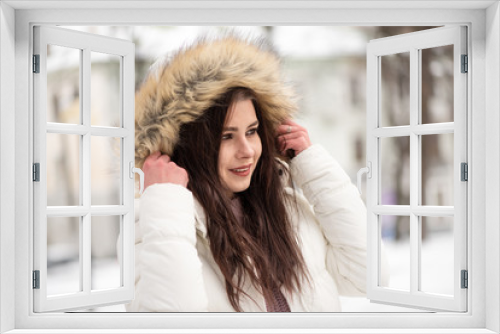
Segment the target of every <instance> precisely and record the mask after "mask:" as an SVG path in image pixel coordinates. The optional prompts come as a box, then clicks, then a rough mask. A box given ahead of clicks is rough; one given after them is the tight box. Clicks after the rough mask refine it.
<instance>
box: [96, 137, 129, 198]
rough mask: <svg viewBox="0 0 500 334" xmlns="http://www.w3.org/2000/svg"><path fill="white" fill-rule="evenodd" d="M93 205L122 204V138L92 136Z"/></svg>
mask: <svg viewBox="0 0 500 334" xmlns="http://www.w3.org/2000/svg"><path fill="white" fill-rule="evenodd" d="M91 152H92V153H91V154H92V158H91V159H92V166H91V173H92V199H91V203H92V205H121V204H122V201H121V194H120V192H121V186H120V185H121V168H122V167H121V152H122V139H121V138H113V137H97V136H95V137H94V136H93V137H92V138H91Z"/></svg>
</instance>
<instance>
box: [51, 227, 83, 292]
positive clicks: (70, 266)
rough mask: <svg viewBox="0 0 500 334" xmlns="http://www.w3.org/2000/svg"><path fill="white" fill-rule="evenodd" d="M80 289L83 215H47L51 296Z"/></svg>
mask: <svg viewBox="0 0 500 334" xmlns="http://www.w3.org/2000/svg"><path fill="white" fill-rule="evenodd" d="M79 291H81V286H80V218H79V217H50V218H47V295H60V294H66V293H76V292H79Z"/></svg>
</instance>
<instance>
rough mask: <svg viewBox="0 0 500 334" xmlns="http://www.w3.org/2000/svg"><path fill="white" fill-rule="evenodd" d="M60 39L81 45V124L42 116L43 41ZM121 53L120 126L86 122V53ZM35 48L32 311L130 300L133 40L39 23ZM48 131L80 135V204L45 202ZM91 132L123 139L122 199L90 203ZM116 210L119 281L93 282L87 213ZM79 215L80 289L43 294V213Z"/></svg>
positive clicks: (59, 42)
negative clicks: (105, 285) (101, 286)
mask: <svg viewBox="0 0 500 334" xmlns="http://www.w3.org/2000/svg"><path fill="white" fill-rule="evenodd" d="M48 45H58V46H63V47H68V48H74V49H77V50H80V84H79V86H80V94H79V96H80V118H81V124H61V123H51V122H47V121H46V112H47V111H46V106H47V87H46V85H47V69H46V59H47V46H48ZM91 52H100V53H107V54H113V55H118V56H120V76H121V78H120V97H121V98H120V102H119V110H120V114H121V119H122V126H121V127H103V126H92V125H91V122H90V115H91V110H90V85H91V83H90V65H91V63H90V53H91ZM34 54H39V55H40V73H36V74H33V83H34V86H33V87H34V88H33V93H34V117H35V121H34V125H35V126H34V133H35V135H34V151H33V153H34V161H35V162H39V163H40V181H39V182H36V183H34V186H33V187H34V199H33V201H34V207H35V209H34V267H33V270H39V271H40V288H39V289H34V290H33V293H34V310H35V312H45V311H68V310H74V309H82V308H92V307H96V306H101V305H110V304H118V303H124V302H128V301H130V300H131V299H132V298H133V294H134V256H133V247H134V222H135V217H134V203H133V198H134V179H133V178H131V177H130V173H129V170H128V169H129V163H130V162H133V161H134V120H133V117H134V57H135V55H134V45H133V44H132V43H130V42H129V41H123V40H118V39H115V38H109V37H103V36H97V35H92V34H87V33H82V32H77V31H71V30H67V29H61V28H54V27H47V26H39V27H35V28H34ZM49 133H58V134H72V135H79V136H80V144H79V145H80V157H79V170H80V175H79V178H80V180H79V184H80V189H79V197H80V200H79V205H78V206H56V207H54V206H47V205H46V204H47V183H46V182H47V181H46V175H47V173H46V165H47V162H46V150H47V149H50V148H48V147H47V145H46V136H47V134H49ZM93 136H105V137H118V138H120V141H121V147H122V149H121V156H120V157H119V159H120V165H121V169H120V170H121V175H120V180H121V181H120V193H121V199H120V202H121V203H122V204H120V205H91V186H92V184H91V170H90V168H91V165H90V163H91V156H90V153H91V152H90V150H91V149H90V145H91V138H92V137H93ZM102 215H118V216H120V233H121V235H122V240H123V243H122V246H121V247H120V248H121V252H122V256H121V263H120V267H121V286H120V287H119V288H116V289H108V290H92V288H91V280H92V277H91V217H92V216H102ZM63 216H65V217H78V218H79V239H80V241H79V242H80V250H79V252H80V275H79V281H80V290H81V291H80V292H77V293H72V294H67V295H55V296H48V295H47V286H46V284H47V218H48V217H63Z"/></svg>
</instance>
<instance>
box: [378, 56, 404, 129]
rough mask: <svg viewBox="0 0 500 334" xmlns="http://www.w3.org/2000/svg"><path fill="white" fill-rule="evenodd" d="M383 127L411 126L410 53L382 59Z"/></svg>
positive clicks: (381, 95) (381, 104)
mask: <svg viewBox="0 0 500 334" xmlns="http://www.w3.org/2000/svg"><path fill="white" fill-rule="evenodd" d="M380 58H381V59H380V66H381V69H380V75H381V93H380V99H381V103H380V107H381V123H380V124H381V126H398V125H409V124H410V53H409V52H403V53H398V54H393V55H387V56H382V57H380Z"/></svg>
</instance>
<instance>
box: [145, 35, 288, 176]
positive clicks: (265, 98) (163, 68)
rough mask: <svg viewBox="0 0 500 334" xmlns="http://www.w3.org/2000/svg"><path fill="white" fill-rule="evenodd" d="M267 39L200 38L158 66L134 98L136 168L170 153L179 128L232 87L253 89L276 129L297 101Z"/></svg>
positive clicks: (263, 110)
mask: <svg viewBox="0 0 500 334" xmlns="http://www.w3.org/2000/svg"><path fill="white" fill-rule="evenodd" d="M280 65H281V64H280V58H279V57H278V55H277V54H276V52H275V51H274V50H273V49H272V47H271V46H270V44H269V43H268V42H267V41H266V40H265V39H258V40H256V39H249V38H242V37H238V36H236V35H229V36H224V37H219V38H216V39H209V38H202V39H200V40H198V41H197V42H196V43H194V44H193V45H191V46H189V47H185V48H183V49H181V50H179V51H178V52H177V53H176V54H175V55H174V56H173V57H172V58H171V59H170V60H168V61H165V62H164V63H162V64H159V65H158V66H156V68H155V69H154V70H152V71H151V72H150V74H149V76H148V77H147V78H146V80H145V81H144V83H143V85H142V87H141V88H140V90H139V91H138V93H137V94H136V100H135V164H136V166H137V167H139V168H142V165H143V164H144V160H145V159H146V158H147V157H148V156H149V155H150V154H151V153H152V152H155V151H161V152H162V153H164V154H167V155H172V153H173V151H174V147H175V145H176V143H177V140H178V134H179V130H180V127H181V126H182V125H183V124H185V123H189V122H192V121H194V120H196V119H197V118H198V117H200V116H201V115H202V114H203V112H204V111H205V110H207V109H208V108H209V107H211V106H212V105H213V104H214V102H215V101H217V100H218V99H219V98H220V97H221V96H222V95H223V94H224V93H225V92H227V90H228V89H230V88H233V87H245V88H249V89H251V90H253V91H254V92H255V94H256V97H257V100H258V102H259V104H260V107H261V109H262V112H263V113H264V114H265V115H266V118H268V119H270V120H271V121H272V122H273V123H274V124H275V125H278V124H279V123H281V122H282V121H284V120H285V119H287V118H291V117H292V115H293V114H294V113H295V111H296V102H295V98H294V94H293V91H292V89H291V87H290V86H289V85H288V84H286V83H285V81H284V80H283V77H282V75H281V71H280Z"/></svg>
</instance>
